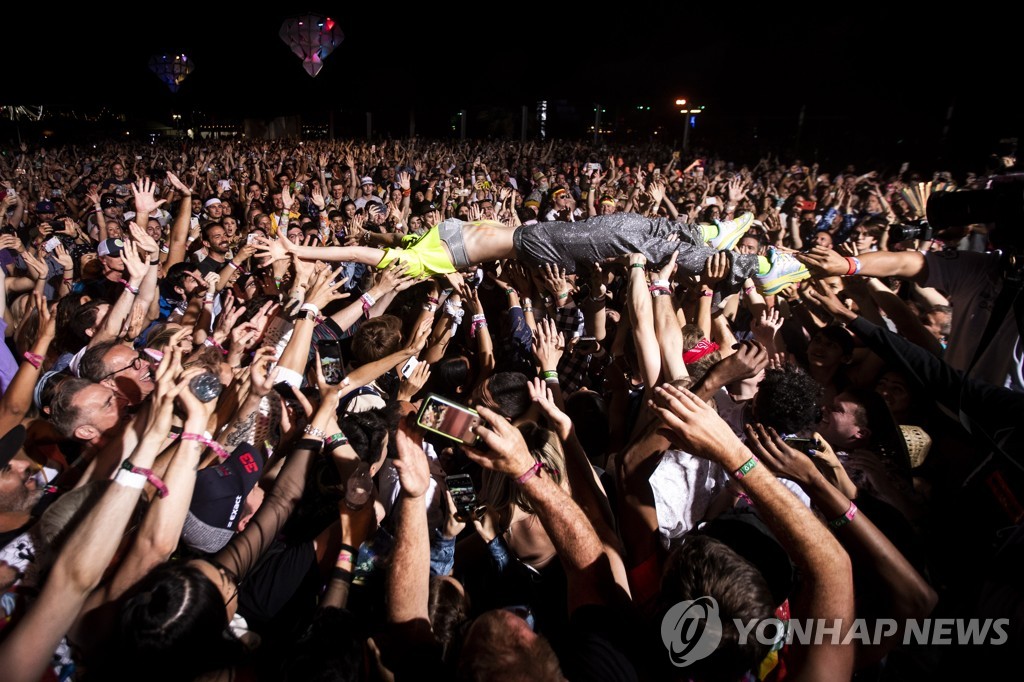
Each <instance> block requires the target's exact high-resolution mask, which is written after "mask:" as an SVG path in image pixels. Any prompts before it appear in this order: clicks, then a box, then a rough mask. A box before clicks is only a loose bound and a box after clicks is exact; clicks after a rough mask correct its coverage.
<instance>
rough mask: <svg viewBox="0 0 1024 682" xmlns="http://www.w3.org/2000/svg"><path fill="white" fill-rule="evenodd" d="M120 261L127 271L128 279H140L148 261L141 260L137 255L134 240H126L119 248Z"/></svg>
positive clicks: (144, 273) (143, 274)
mask: <svg viewBox="0 0 1024 682" xmlns="http://www.w3.org/2000/svg"><path fill="white" fill-rule="evenodd" d="M121 261H122V262H123V263H124V269H125V270H126V271H127V272H128V275H129V277H128V279H129V280H135V281H142V278H143V277H144V276H145V275H146V270H147V269H148V268H149V263H147V262H145V261H143V260H142V257H141V256H139V251H138V247H137V246H136V245H135V242H131V241H126V242H125V243H124V248H122V249H121Z"/></svg>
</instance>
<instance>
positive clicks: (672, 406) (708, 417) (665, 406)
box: [649, 384, 743, 462]
mask: <svg viewBox="0 0 1024 682" xmlns="http://www.w3.org/2000/svg"><path fill="white" fill-rule="evenodd" d="M649 404H650V406H651V407H652V408H653V409H654V411H655V412H657V413H658V416H659V417H660V418H661V420H662V421H663V422H664V423H665V426H666V427H667V431H666V432H665V435H666V436H668V438H669V440H671V441H672V442H673V443H675V444H676V446H677V447H680V448H681V449H684V450H686V451H687V452H691V453H693V454H695V455H697V456H699V457H704V458H706V459H710V460H712V461H715V462H723V461H724V460H725V459H726V458H727V457H729V456H730V455H734V453H736V452H737V451H740V450H742V448H743V444H742V443H741V442H740V440H739V439H738V438H737V437H736V434H734V433H733V432H732V428H731V427H730V426H729V425H728V424H726V423H725V422H724V421H723V420H722V418H721V417H719V416H718V413H717V412H716V411H715V410H714V408H712V407H711V406H710V405H708V404H707V403H705V402H704V401H703V400H701V399H700V398H698V397H697V396H696V395H694V394H693V393H690V392H689V391H687V390H686V389H678V388H676V387H674V386H672V385H671V384H663V385H661V386H658V387H657V388H655V389H654V399H653V400H652V401H650V403H649Z"/></svg>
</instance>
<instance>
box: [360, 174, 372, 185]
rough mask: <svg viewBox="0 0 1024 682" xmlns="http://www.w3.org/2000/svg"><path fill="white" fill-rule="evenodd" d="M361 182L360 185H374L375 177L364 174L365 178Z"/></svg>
mask: <svg viewBox="0 0 1024 682" xmlns="http://www.w3.org/2000/svg"><path fill="white" fill-rule="evenodd" d="M359 184H360V185H372V184H373V178H371V177H370V176H369V175H366V176H363V179H362V180H360V181H359Z"/></svg>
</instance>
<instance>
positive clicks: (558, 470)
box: [480, 422, 565, 522]
mask: <svg viewBox="0 0 1024 682" xmlns="http://www.w3.org/2000/svg"><path fill="white" fill-rule="evenodd" d="M519 432H520V433H522V434H523V438H524V439H525V440H526V445H527V447H528V448H530V454H532V455H533V456H534V458H535V459H537V460H539V461H540V462H543V463H544V464H546V465H547V467H548V469H547V470H546V471H545V472H544V475H546V476H550V477H551V478H552V479H553V480H554V481H555V483H558V484H559V485H561V484H562V480H563V478H564V477H565V451H564V450H563V449H562V442H561V441H560V440H559V439H558V436H557V435H556V434H555V432H554V431H550V430H548V429H545V428H543V427H541V426H538V425H537V424H535V423H534V422H525V423H523V424H520V425H519ZM480 497H481V498H482V499H483V501H484V502H486V503H487V505H488V507H489V508H490V509H491V510H492V511H494V512H495V513H496V514H498V517H499V518H501V519H502V520H503V522H507V520H508V519H509V518H511V514H510V512H511V510H512V506H513V505H515V506H517V507H519V508H520V509H522V510H523V511H525V512H526V513H528V514H532V513H533V509H532V508H531V507H530V504H529V502H528V501H527V500H526V496H525V495H523V491H522V489H521V488H520V487H519V486H518V485H516V482H515V481H513V480H512V479H511V478H509V477H508V476H505V475H504V474H499V473H497V472H495V471H491V470H490V469H484V472H483V476H482V477H481V484H480Z"/></svg>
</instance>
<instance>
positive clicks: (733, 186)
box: [726, 175, 747, 204]
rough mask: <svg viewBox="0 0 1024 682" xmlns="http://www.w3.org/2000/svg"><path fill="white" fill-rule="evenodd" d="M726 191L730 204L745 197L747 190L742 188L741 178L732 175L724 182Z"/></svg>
mask: <svg viewBox="0 0 1024 682" xmlns="http://www.w3.org/2000/svg"><path fill="white" fill-rule="evenodd" d="M726 193H727V196H728V198H729V203H730V204H738V203H739V202H740V201H742V200H743V199H746V198H747V191H746V190H745V189H743V178H741V177H740V176H738V175H734V176H733V177H732V178H731V179H730V180H729V182H728V183H727V184H726Z"/></svg>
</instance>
